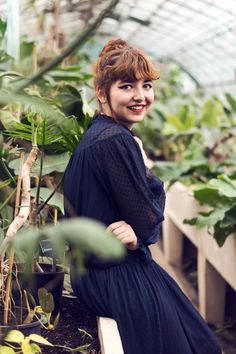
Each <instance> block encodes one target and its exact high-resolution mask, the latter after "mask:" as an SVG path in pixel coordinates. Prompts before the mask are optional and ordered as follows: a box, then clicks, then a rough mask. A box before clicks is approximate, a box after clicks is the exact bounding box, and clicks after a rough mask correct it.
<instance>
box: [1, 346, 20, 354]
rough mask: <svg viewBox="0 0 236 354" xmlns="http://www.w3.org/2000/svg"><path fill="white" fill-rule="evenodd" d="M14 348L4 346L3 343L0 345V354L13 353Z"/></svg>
mask: <svg viewBox="0 0 236 354" xmlns="http://www.w3.org/2000/svg"><path fill="white" fill-rule="evenodd" d="M15 353H16V352H15V351H14V349H12V348H9V347H6V346H5V345H0V354H15Z"/></svg>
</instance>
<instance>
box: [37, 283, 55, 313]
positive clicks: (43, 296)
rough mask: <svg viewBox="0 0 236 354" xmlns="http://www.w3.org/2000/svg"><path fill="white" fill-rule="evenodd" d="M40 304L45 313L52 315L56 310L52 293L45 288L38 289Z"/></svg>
mask: <svg viewBox="0 0 236 354" xmlns="http://www.w3.org/2000/svg"><path fill="white" fill-rule="evenodd" d="M38 298H39V304H40V306H41V308H42V310H43V312H45V313H51V312H52V311H53V310H54V300H53V296H52V294H51V293H50V292H48V291H47V289H45V288H40V289H38Z"/></svg>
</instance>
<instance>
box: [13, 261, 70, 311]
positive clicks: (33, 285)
mask: <svg viewBox="0 0 236 354" xmlns="http://www.w3.org/2000/svg"><path fill="white" fill-rule="evenodd" d="M40 266H41V267H42V269H43V270H44V272H43V273H40V272H34V273H29V272H23V271H19V272H18V279H17V280H18V282H19V285H20V288H21V290H23V289H25V290H26V291H27V292H30V293H31V295H32V296H33V298H34V300H35V302H36V304H37V305H38V304H39V299H38V289H40V288H46V289H47V291H48V292H51V293H52V296H53V300H54V304H55V308H54V311H58V310H59V309H60V306H61V301H62V291H63V283H64V276H65V272H64V271H63V269H62V267H60V266H57V267H56V271H55V272H52V271H51V268H52V266H51V264H44V263H41V264H40ZM14 288H15V291H16V292H17V293H18V296H17V298H18V299H17V300H16V301H17V303H18V301H19V290H18V286H17V282H15V284H14ZM14 298H15V297H14Z"/></svg>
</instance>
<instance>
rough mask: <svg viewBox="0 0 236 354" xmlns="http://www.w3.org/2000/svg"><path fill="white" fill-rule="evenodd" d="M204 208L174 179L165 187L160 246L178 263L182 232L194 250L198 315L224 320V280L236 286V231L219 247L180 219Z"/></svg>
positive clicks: (203, 230)
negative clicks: (196, 258)
mask: <svg viewBox="0 0 236 354" xmlns="http://www.w3.org/2000/svg"><path fill="white" fill-rule="evenodd" d="M200 210H201V211H203V210H207V208H204V207H202V206H200V205H199V203H198V202H197V201H196V200H195V199H194V196H193V194H192V192H191V191H190V190H189V189H188V188H187V187H185V186H184V185H183V184H181V183H179V182H176V183H175V184H174V185H173V186H171V188H170V189H169V190H168V191H167V200H166V209H165V221H164V223H163V248H164V254H165V257H166V258H167V260H168V261H169V262H170V263H171V264H173V265H175V266H177V267H180V266H181V260H182V252H183V237H184V236H186V237H187V238H188V239H189V240H190V241H191V242H192V243H193V245H194V246H195V247H196V248H197V253H198V262H197V270H198V290H199V293H198V300H199V310H200V313H201V315H202V316H203V317H204V318H205V320H206V321H207V322H209V323H213V324H221V323H223V320H224V308H225V288H226V282H227V283H228V284H229V285H230V286H231V287H232V288H233V289H234V290H236V272H235V271H236V237H235V236H236V235H235V234H232V235H230V236H229V237H228V238H227V240H226V242H225V244H224V245H223V247H219V246H218V245H217V243H216V241H215V239H214V238H213V236H212V235H210V234H209V233H208V232H207V229H202V230H199V229H197V228H196V227H194V226H191V225H185V224H183V220H184V219H191V218H193V217H196V215H197V213H198V211H200Z"/></svg>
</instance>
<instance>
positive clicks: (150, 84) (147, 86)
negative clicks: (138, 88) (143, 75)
mask: <svg viewBox="0 0 236 354" xmlns="http://www.w3.org/2000/svg"><path fill="white" fill-rule="evenodd" d="M143 87H144V88H145V89H151V88H152V83H151V82H148V83H145V84H144V85H143Z"/></svg>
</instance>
